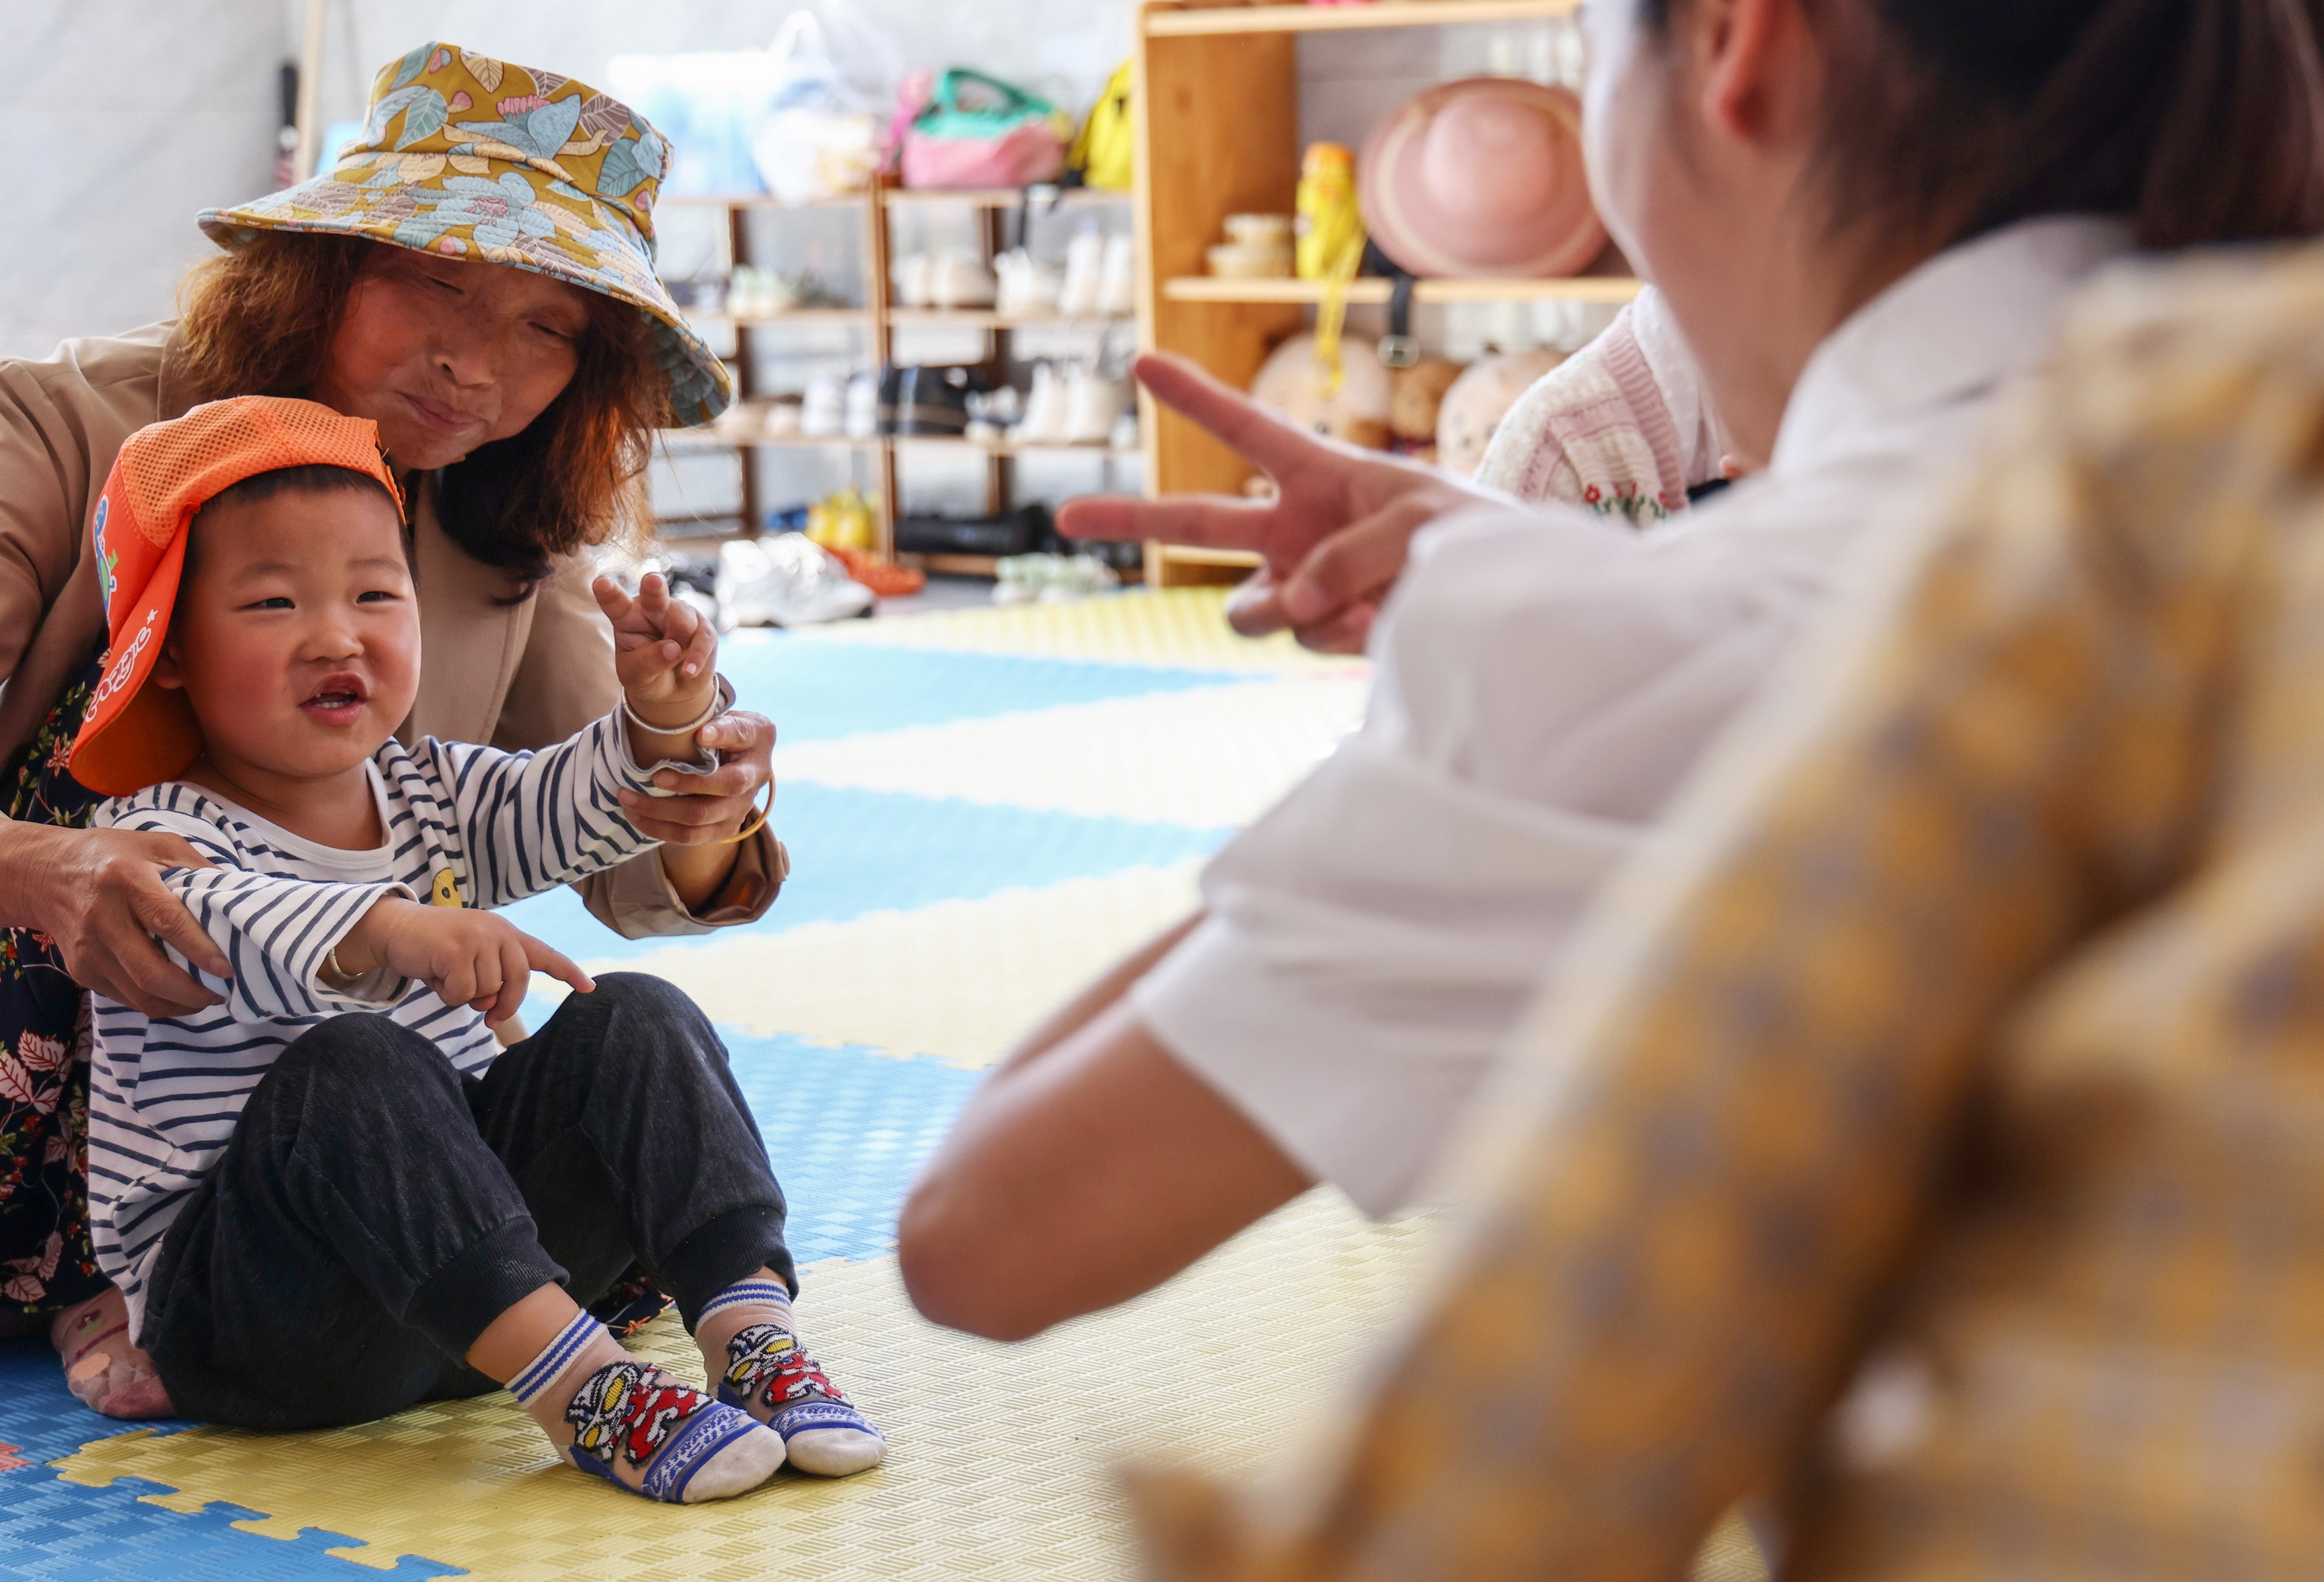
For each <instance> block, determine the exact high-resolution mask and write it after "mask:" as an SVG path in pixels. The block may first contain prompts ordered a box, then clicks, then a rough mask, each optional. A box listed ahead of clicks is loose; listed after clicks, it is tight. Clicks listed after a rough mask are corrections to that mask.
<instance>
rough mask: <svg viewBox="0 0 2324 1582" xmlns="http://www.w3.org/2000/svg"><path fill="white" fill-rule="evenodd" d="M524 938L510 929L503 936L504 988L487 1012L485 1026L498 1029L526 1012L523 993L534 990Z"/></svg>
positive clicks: (502, 978)
mask: <svg viewBox="0 0 2324 1582" xmlns="http://www.w3.org/2000/svg"><path fill="white" fill-rule="evenodd" d="M523 940H524V935H523V934H520V933H518V932H517V931H516V930H515V929H513V928H512V929H510V930H509V931H508V932H507V933H506V934H503V935H502V936H501V942H500V958H501V967H500V970H501V988H500V993H498V994H497V995H495V996H493V1003H492V1006H491V1007H490V1008H488V1009H487V1010H486V1011H485V1012H484V1026H487V1027H497V1026H500V1025H501V1024H502V1023H503V1022H505V1021H507V1020H508V1019H509V1018H510V1017H511V1016H515V1015H516V1014H517V1012H518V1011H519V1010H521V1009H522V1008H523V1006H524V991H525V990H526V989H529V988H530V987H531V986H532V968H531V967H530V965H529V964H528V963H527V962H526V961H525V949H524V944H523Z"/></svg>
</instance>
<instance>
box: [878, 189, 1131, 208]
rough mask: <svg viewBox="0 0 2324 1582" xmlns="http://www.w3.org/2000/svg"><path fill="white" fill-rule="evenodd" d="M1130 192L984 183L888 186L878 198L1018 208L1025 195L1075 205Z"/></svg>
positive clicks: (895, 202) (903, 204) (1122, 199)
mask: <svg viewBox="0 0 2324 1582" xmlns="http://www.w3.org/2000/svg"><path fill="white" fill-rule="evenodd" d="M1133 196H1135V195H1134V194H1131V193H1129V192H1114V191H1110V190H1107V189H1102V188H1095V187H984V188H976V189H966V188H964V189H958V190H949V189H941V188H922V187H890V188H888V189H885V190H883V191H882V192H881V195H880V201H881V202H882V203H884V204H886V205H887V206H888V207H890V208H907V207H911V206H912V205H915V204H923V203H957V204H967V205H969V206H970V207H974V208H1017V207H1021V206H1023V205H1024V204H1025V203H1026V201H1027V200H1028V198H1029V199H1030V200H1031V201H1032V202H1035V203H1037V204H1041V205H1044V206H1047V205H1048V204H1051V203H1062V204H1065V205H1068V206H1074V205H1080V204H1084V203H1087V204H1108V203H1128V202H1129V201H1130V199H1131V198H1132V197H1133Z"/></svg>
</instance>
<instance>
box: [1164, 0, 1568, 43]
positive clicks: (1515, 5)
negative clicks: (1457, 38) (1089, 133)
mask: <svg viewBox="0 0 2324 1582" xmlns="http://www.w3.org/2000/svg"><path fill="white" fill-rule="evenodd" d="M1578 9H1580V0H1370V3H1369V4H1368V5H1367V4H1352V5H1218V6H1208V7H1204V8H1203V9H1200V10H1190V11H1164V10H1158V9H1157V10H1149V11H1148V12H1147V14H1146V19H1145V22H1146V36H1147V37H1148V38H1155V39H1163V38H1189V37H1203V36H1215V35H1217V34H1221V33H1309V32H1345V31H1350V30H1353V29H1358V28H1382V27H1439V26H1443V25H1447V24H1450V23H1512V22H1546V21H1550V20H1552V19H1554V18H1556V17H1561V16H1571V15H1572V14H1573V13H1574V12H1575V11H1576V10H1578Z"/></svg>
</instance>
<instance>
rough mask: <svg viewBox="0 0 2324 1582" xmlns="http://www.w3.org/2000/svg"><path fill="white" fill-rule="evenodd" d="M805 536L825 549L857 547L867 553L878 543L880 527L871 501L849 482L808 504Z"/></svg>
mask: <svg viewBox="0 0 2324 1582" xmlns="http://www.w3.org/2000/svg"><path fill="white" fill-rule="evenodd" d="M807 537H808V538H810V539H812V540H814V541H815V542H816V543H817V544H820V545H822V546H823V547H825V549H860V550H862V551H863V552H864V553H866V554H869V553H871V550H872V549H873V548H875V547H878V545H879V542H880V528H879V522H878V520H877V519H876V518H874V517H873V515H872V513H871V501H868V500H866V499H864V498H863V492H862V490H861V489H858V488H856V487H855V486H854V485H853V484H852V483H851V484H849V485H848V486H847V487H846V488H845V489H843V490H841V491H840V492H838V493H836V494H834V495H832V496H830V497H829V498H828V499H825V500H818V501H816V502H815V503H814V504H813V505H811V506H809V507H807Z"/></svg>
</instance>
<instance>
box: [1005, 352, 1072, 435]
mask: <svg viewBox="0 0 2324 1582" xmlns="http://www.w3.org/2000/svg"><path fill="white" fill-rule="evenodd" d="M1072 420H1073V414H1072V413H1071V412H1070V411H1069V410H1068V409H1067V407H1066V402H1065V381H1064V380H1062V379H1060V378H1059V377H1057V370H1056V366H1055V365H1054V364H1052V363H1035V364H1033V393H1032V394H1031V395H1029V396H1028V397H1027V398H1026V399H1025V420H1024V421H1023V422H1022V423H1019V425H1017V428H1016V432H1015V433H1013V434H1011V435H1010V439H1012V440H1014V441H1015V442H1016V443H1017V444H1019V445H1063V444H1064V443H1065V435H1066V433H1067V431H1068V429H1069V428H1070V426H1071V424H1072Z"/></svg>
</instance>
